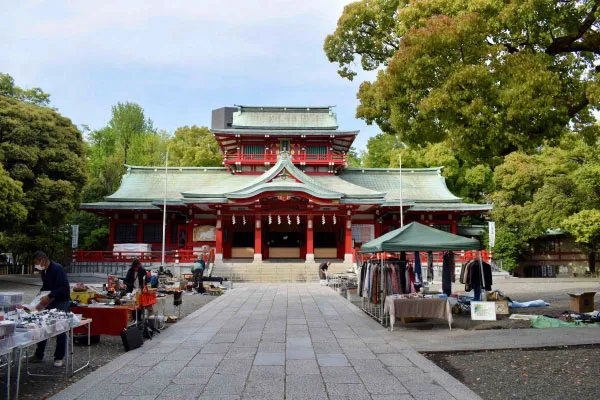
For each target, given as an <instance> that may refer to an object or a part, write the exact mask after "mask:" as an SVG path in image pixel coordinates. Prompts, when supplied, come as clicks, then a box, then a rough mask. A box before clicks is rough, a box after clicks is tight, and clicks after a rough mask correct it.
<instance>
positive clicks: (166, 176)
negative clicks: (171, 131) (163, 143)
mask: <svg viewBox="0 0 600 400" xmlns="http://www.w3.org/2000/svg"><path fill="white" fill-rule="evenodd" d="M168 183H169V149H167V155H166V157H165V196H164V199H163V226H162V254H161V266H162V267H163V268H164V267H165V242H166V231H167V186H168Z"/></svg>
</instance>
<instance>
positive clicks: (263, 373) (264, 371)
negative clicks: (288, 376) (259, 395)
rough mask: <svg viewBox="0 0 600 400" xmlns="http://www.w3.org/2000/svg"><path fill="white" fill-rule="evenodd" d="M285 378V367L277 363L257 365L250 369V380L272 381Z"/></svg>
mask: <svg viewBox="0 0 600 400" xmlns="http://www.w3.org/2000/svg"><path fill="white" fill-rule="evenodd" d="M284 378H285V367H283V366H275V365H255V366H253V367H252V369H251V370H250V375H249V376H248V381H270V380H282V379H284Z"/></svg>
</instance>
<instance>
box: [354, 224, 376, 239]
mask: <svg viewBox="0 0 600 400" xmlns="http://www.w3.org/2000/svg"><path fill="white" fill-rule="evenodd" d="M373 239H375V226H374V225H368V224H353V225H352V240H354V241H355V242H356V243H367V242H370V241H371V240H373Z"/></svg>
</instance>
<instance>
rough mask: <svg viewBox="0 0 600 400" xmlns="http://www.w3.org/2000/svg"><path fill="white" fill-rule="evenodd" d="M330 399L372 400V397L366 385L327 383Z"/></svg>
mask: <svg viewBox="0 0 600 400" xmlns="http://www.w3.org/2000/svg"><path fill="white" fill-rule="evenodd" d="M327 393H328V394H329V399H335V400H370V399H371V395H369V392H367V389H366V388H365V387H364V385H362V384H360V383H358V384H356V383H353V384H348V383H329V382H327Z"/></svg>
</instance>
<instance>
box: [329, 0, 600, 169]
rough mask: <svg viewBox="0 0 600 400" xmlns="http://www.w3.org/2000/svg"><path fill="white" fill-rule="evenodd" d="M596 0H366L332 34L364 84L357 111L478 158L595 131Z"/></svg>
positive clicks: (408, 135)
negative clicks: (371, 77)
mask: <svg viewBox="0 0 600 400" xmlns="http://www.w3.org/2000/svg"><path fill="white" fill-rule="evenodd" d="M599 4H600V2H599V1H598V0H584V1H578V0H565V1H555V0H536V1H529V2H524V1H518V0H507V1H480V0H430V1H409V0H361V1H357V2H355V3H352V4H350V5H348V6H346V7H345V9H344V13H343V14H342V16H341V17H340V19H339V21H338V26H337V29H336V31H335V32H334V33H333V34H332V35H330V36H328V37H327V38H326V40H325V52H326V54H327V56H328V57H329V59H330V61H332V62H335V63H338V64H339V66H340V74H341V75H342V76H344V77H348V78H351V77H353V76H354V73H355V71H353V70H352V68H353V66H354V65H355V64H356V60H360V65H361V67H362V68H363V69H365V70H375V69H378V68H379V69H380V71H379V73H378V75H377V79H376V80H375V81H374V82H364V83H363V84H362V85H361V87H360V90H359V93H358V98H359V100H360V105H359V106H358V109H357V116H358V117H360V118H362V119H364V120H365V121H366V122H367V123H377V124H378V125H379V127H380V128H381V129H382V131H383V132H385V133H389V134H393V135H399V137H400V139H401V141H402V142H403V143H405V144H406V145H408V146H415V145H417V146H422V147H424V146H426V145H427V144H428V143H442V142H443V143H446V144H447V145H448V146H449V147H450V148H451V149H453V150H454V151H455V152H456V153H457V157H458V158H460V159H461V160H464V161H469V162H470V163H471V164H472V165H477V164H482V163H483V164H487V165H490V167H492V168H493V167H494V166H496V165H498V164H500V163H501V162H502V159H501V157H503V156H505V155H507V154H510V153H511V152H513V151H516V150H518V151H522V152H525V153H531V152H533V151H535V150H536V149H537V148H538V147H539V146H541V145H550V146H552V145H555V144H556V143H557V142H558V140H559V139H560V137H561V136H562V135H563V134H564V133H565V131H566V128H567V127H572V128H573V129H574V130H575V131H577V132H579V133H580V134H581V135H582V136H583V137H585V138H586V140H587V141H588V143H589V144H591V143H593V142H594V141H595V139H596V138H597V137H598V127H597V126H596V125H595V124H594V118H593V116H592V114H591V113H592V111H594V110H597V109H598V101H600V85H598V77H597V74H596V71H597V68H596V65H597V64H598V63H599V61H600V59H599V54H600V34H599V33H598V29H599V28H600V22H599V21H598V19H597V16H598V5H599Z"/></svg>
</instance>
